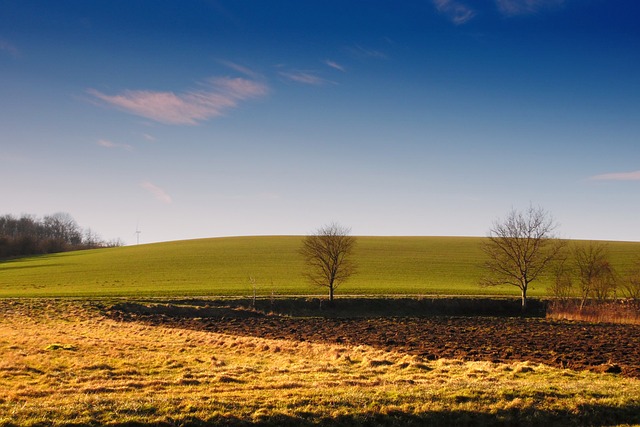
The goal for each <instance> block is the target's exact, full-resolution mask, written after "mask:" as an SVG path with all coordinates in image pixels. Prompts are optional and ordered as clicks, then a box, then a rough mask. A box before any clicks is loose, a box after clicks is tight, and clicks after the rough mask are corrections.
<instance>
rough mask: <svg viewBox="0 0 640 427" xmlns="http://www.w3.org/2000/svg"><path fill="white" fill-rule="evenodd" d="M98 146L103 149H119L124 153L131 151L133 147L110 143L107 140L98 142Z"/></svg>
mask: <svg viewBox="0 0 640 427" xmlns="http://www.w3.org/2000/svg"><path fill="white" fill-rule="evenodd" d="M98 145H99V146H100V147H104V148H120V149H123V150H126V151H133V147H132V146H131V145H129V144H118V143H116V142H112V141H109V140H107V139H101V140H99V141H98Z"/></svg>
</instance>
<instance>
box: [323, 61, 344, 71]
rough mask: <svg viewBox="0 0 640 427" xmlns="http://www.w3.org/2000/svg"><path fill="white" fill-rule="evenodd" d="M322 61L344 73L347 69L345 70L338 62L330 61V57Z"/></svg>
mask: <svg viewBox="0 0 640 427" xmlns="http://www.w3.org/2000/svg"><path fill="white" fill-rule="evenodd" d="M324 63H325V65H327V66H328V67H331V68H333V69H335V70H338V71H342V72H343V73H344V72H345V71H347V70H346V69H345V68H344V67H343V66H342V65H340V64H338V63H337V62H335V61H332V60H330V59H327V60H325V61H324Z"/></svg>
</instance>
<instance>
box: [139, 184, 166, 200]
mask: <svg viewBox="0 0 640 427" xmlns="http://www.w3.org/2000/svg"><path fill="white" fill-rule="evenodd" d="M140 187H142V188H143V189H145V190H147V191H148V192H149V193H151V194H152V195H153V197H155V198H156V199H157V200H159V201H161V202H162V203H165V204H167V205H170V204H171V203H172V202H173V200H172V199H171V196H169V194H167V192H166V191H164V190H163V189H162V188H160V187H158V186H157V185H155V184H153V183H151V182H149V181H144V182H143V183H141V184H140Z"/></svg>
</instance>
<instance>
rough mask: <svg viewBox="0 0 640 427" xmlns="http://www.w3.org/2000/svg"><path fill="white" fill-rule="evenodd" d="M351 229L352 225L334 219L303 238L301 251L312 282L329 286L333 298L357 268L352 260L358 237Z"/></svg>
mask: <svg viewBox="0 0 640 427" xmlns="http://www.w3.org/2000/svg"><path fill="white" fill-rule="evenodd" d="M350 232H351V230H350V229H349V228H346V227H343V226H341V225H339V224H337V223H335V222H334V223H331V224H329V225H326V226H324V227H321V228H320V229H318V230H317V231H316V232H315V234H312V235H309V236H307V237H305V238H304V240H303V241H302V248H301V249H300V254H301V255H302V256H303V257H304V260H305V263H306V266H307V269H306V271H305V273H304V275H305V277H307V279H308V280H309V281H310V282H311V283H312V284H314V285H316V286H323V287H326V288H328V289H329V300H330V301H331V302H333V295H334V291H335V289H336V288H337V287H338V286H339V285H341V284H342V283H344V282H345V281H346V280H347V279H348V278H349V277H350V276H351V275H352V274H354V273H355V270H356V267H355V264H354V263H353V261H352V260H351V255H352V252H353V248H354V246H355V242H356V240H355V238H354V237H352V236H350V235H349V233H350Z"/></svg>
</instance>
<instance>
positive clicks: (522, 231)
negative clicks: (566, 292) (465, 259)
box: [481, 206, 564, 309]
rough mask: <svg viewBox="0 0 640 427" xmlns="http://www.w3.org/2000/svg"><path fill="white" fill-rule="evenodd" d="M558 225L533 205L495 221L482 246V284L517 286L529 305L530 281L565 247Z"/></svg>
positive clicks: (547, 214)
mask: <svg viewBox="0 0 640 427" xmlns="http://www.w3.org/2000/svg"><path fill="white" fill-rule="evenodd" d="M556 227H557V225H556V223H555V222H554V220H553V218H552V217H551V215H550V214H549V213H548V212H546V211H545V210H544V209H542V208H534V207H533V206H530V207H529V209H527V210H526V211H525V212H519V211H516V210H512V211H511V212H510V213H509V214H508V215H507V217H506V218H505V219H504V220H501V221H496V222H494V224H493V226H492V228H491V230H490V231H489V236H488V240H487V242H486V243H485V244H483V246H482V250H483V251H484V253H485V254H486V255H487V261H486V263H485V267H486V270H487V275H486V276H485V277H484V278H483V280H482V281H481V284H482V285H484V286H496V285H503V284H506V285H512V286H516V287H517V288H519V289H520V291H521V294H522V306H523V309H524V308H526V302H527V301H526V298H527V290H528V288H529V283H531V282H532V281H534V280H536V278H538V277H539V276H540V274H541V273H542V272H543V271H544V270H545V269H546V268H547V267H548V266H549V265H550V263H551V262H552V261H553V260H555V259H557V257H558V255H559V253H560V251H561V249H562V247H563V246H564V243H563V242H562V241H560V240H559V239H557V238H556V236H555V235H554V231H555V229H556Z"/></svg>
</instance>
